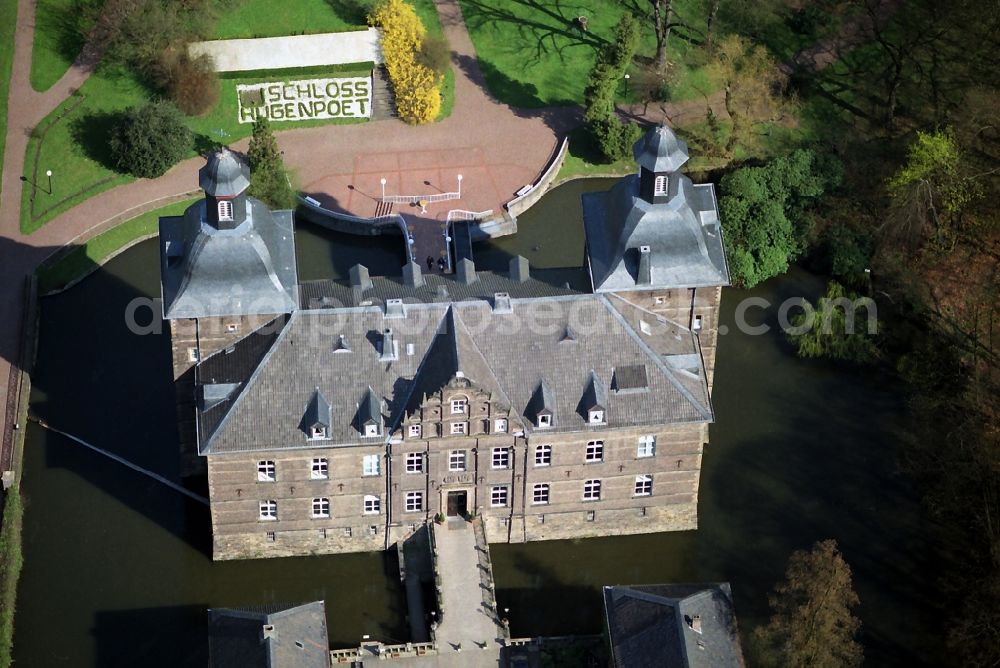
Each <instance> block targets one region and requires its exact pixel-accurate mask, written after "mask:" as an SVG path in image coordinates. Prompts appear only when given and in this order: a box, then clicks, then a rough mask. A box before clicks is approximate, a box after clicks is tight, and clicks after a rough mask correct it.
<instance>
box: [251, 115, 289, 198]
mask: <svg viewBox="0 0 1000 668" xmlns="http://www.w3.org/2000/svg"><path fill="white" fill-rule="evenodd" d="M247 162H249V163H250V194H251V195H252V196H254V197H256V198H257V199H259V200H260V201H262V202H264V203H266V204H267V205H268V206H269V207H271V208H272V209H292V208H295V204H296V202H295V192H294V191H292V187H291V186H290V185H289V184H288V170H287V169H285V163H284V161H283V160H282V159H281V152H280V151H279V150H278V142H277V141H276V140H275V139H274V133H273V132H272V131H271V124H270V123H269V122H268V120H267V119H266V118H264V117H260V118H258V119H257V120H256V121H254V124H253V134H252V135H251V136H250V147H249V149H248V150H247Z"/></svg>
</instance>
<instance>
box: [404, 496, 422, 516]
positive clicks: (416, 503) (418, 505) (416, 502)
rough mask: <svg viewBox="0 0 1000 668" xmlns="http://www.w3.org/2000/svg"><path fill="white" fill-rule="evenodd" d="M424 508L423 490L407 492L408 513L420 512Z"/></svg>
mask: <svg viewBox="0 0 1000 668" xmlns="http://www.w3.org/2000/svg"><path fill="white" fill-rule="evenodd" d="M423 509H424V493H423V492H407V493H406V512H408V513H418V512H420V511H421V510H423Z"/></svg>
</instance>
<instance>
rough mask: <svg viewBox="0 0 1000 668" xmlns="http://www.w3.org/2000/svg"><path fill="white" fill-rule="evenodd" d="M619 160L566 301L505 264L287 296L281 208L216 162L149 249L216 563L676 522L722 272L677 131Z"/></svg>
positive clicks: (694, 445)
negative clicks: (156, 266)
mask: <svg viewBox="0 0 1000 668" xmlns="http://www.w3.org/2000/svg"><path fill="white" fill-rule="evenodd" d="M636 157H637V161H638V162H639V166H640V171H639V174H637V175H635V176H632V177H628V178H626V179H624V180H623V181H622V182H620V183H619V184H618V185H616V186H615V188H613V189H612V190H611V191H610V192H608V193H603V194H597V195H592V196H587V197H586V198H585V201H584V212H585V221H584V222H585V227H586V232H587V248H588V260H589V269H590V273H591V278H592V281H593V292H588V293H579V292H574V291H573V290H571V289H569V288H568V287H559V286H553V285H549V284H547V283H545V282H543V281H540V280H537V279H536V278H534V277H532V276H531V271H530V268H529V267H528V265H527V262H526V261H525V260H524V259H523V258H514V259H512V260H511V263H510V270H509V272H507V273H501V272H483V271H477V270H476V268H475V265H474V263H473V262H472V260H470V259H467V258H466V259H463V260H461V261H460V262H458V263H457V268H456V272H455V274H454V275H452V276H444V275H437V274H435V275H427V276H424V275H422V273H421V270H420V267H419V265H416V264H414V263H410V264H408V265H407V266H406V267H404V268H403V271H402V276H401V277H371V276H369V275H368V272H367V270H366V269H365V268H364V267H362V266H360V265H358V266H355V267H354V268H353V269H352V271H351V280H350V282H349V284H348V283H339V282H334V281H316V282H309V283H304V284H302V285H298V286H296V285H295V275H294V270H295V267H294V247H293V246H292V235H291V214H290V212H274V213H268V212H267V210H266V207H264V206H263V205H262V204H261V203H260V202H257V201H256V200H253V199H252V198H247V197H246V196H245V194H243V193H244V191H245V189H246V183H245V181H246V179H245V168H244V167H243V166H242V165H241V164H240V162H239V159H238V158H236V157H235V156H234V155H233V154H231V153H228V152H223V153H221V154H219V155H216V156H213V157H212V158H211V159H210V160H209V164H208V166H206V168H205V169H204V170H203V174H202V184H203V187H205V190H206V198H205V201H204V202H201V203H198V204H196V205H193V206H192V207H191V209H189V210H188V212H187V213H186V214H185V216H184V217H183V218H180V219H163V221H162V222H161V255H162V265H163V274H164V276H163V286H164V287H163V293H164V316H165V317H166V318H168V319H170V320H171V335H172V344H173V351H174V369H175V377H176V378H177V379H178V381H179V382H178V396H179V402H178V405H179V411H180V414H181V420H182V425H183V424H190V428H189V429H188V432H189V433H191V434H193V443H194V444H195V445H196V447H197V453H198V455H199V456H200V457H202V458H203V460H204V461H205V462H206V463H207V472H208V482H209V495H210V500H211V512H212V531H213V553H214V557H215V558H216V559H238V558H251V557H268V556H286V555H302V554H320V553H338V552H352V551H365V550H381V549H385V548H387V547H389V546H390V545H392V544H393V543H394V542H396V541H399V540H401V539H404V538H405V537H407V536H408V535H409V534H411V533H412V532H413V531H415V530H416V529H417V527H419V526H420V525H421V524H422V523H424V522H425V521H428V520H431V519H433V518H435V517H436V516H439V515H443V516H449V517H459V516H467V515H468V514H470V513H477V514H479V515H481V516H482V517H483V520H484V523H485V526H486V530H487V536H488V538H489V540H490V541H492V542H523V541H530V540H545V539H557V538H576V537H584V536H603V535H615V534H633V533H646V532H658V531H676V530H687V529H694V528H696V527H697V501H698V483H699V474H700V469H701V460H702V452H703V449H704V446H705V444H706V443H707V441H708V424H709V423H710V422H712V420H713V419H714V414H713V411H712V404H711V378H712V374H711V369H712V366H713V364H714V348H715V342H716V320H717V314H718V304H719V293H720V290H721V286H722V285H725V284H727V283H728V272H727V268H726V265H725V256H724V252H723V247H722V238H721V232H720V229H719V221H718V214H717V210H716V207H715V198H714V195H713V192H712V187H711V186H710V185H709V186H695V185H692V183H691V182H690V180H689V179H687V177H684V176H683V175H682V174H680V173H679V171H678V170H679V168H680V166H681V165H682V164H683V162H684V160H686V158H687V154H686V147H685V146H684V144H683V142H680V141H679V140H677V138H676V137H675V136H674V135H673V133H672V132H671V131H670V130H669V129H667V128H665V127H664V128H657V129H654V130H652V131H650V133H649V134H648V135H647V136H646V137H645V138H644V139H643V140H642V141H640V142H639V143H638V144H637V145H636ZM240 198H242V201H241V202H236V201H235V200H237V199H240ZM226 201H234V204H233V206H232V209H231V211H232V217H233V218H234V220H232V221H227V225H226V226H224V225H223V224H222V223H221V221H220V220H217V219H215V218H213V216H214V215H215V214H216V213H218V214H220V215H219V218H221V217H222V216H221V214H222V213H226V212H228V211H229V210H228V209H227V210H224V209H223V208H222V207H223V206H224V205H223V202H226ZM244 211H245V212H247V213H246V217H245V218H242V217H241V216H242V215H244V214H243V213H242V212H244ZM286 214H287V215H286ZM220 239H222V240H224V241H223V243H222V244H219V243H218V242H219V240H220ZM213 243H214V244H216V245H217V247H213ZM174 244H181V245H180V246H175V245H174ZM245 246H248V248H247V247H245ZM223 267H224V268H225V270H224V271H223V270H222V268H223ZM225 296H228V297H229V300H228V301H226V299H223V297H225ZM188 304H194V305H195V306H188ZM206 304H211V306H206ZM234 327H235V329H234ZM207 331H211V332H213V334H212V335H205V336H202V332H207ZM192 350H193V351H194V352H192ZM708 351H711V352H710V353H709V352H708ZM709 359H710V360H711V363H710V362H709V361H708V360H709Z"/></svg>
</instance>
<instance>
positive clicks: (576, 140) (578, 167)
mask: <svg viewBox="0 0 1000 668" xmlns="http://www.w3.org/2000/svg"><path fill="white" fill-rule="evenodd" d="M603 159H604V157H603V156H602V155H601V152H600V151H599V150H598V149H597V147H596V146H594V143H593V140H592V139H591V137H590V134H589V133H588V132H587V130H586V128H577V129H575V130H573V132H571V133H570V135H569V149H568V150H567V151H566V159H565V160H564V161H563V165H562V167H561V168H560V169H559V174H558V176H556V180H557V181H565V180H567V179H572V178H577V177H580V176H621V175H623V174H630V173H632V172H634V171H635V169H636V167H635V160H633V159H632V157H631V156H629V157H628V158H624V159H622V160H616V161H615V162H603Z"/></svg>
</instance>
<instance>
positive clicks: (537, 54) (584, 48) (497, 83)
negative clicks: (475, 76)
mask: <svg viewBox="0 0 1000 668" xmlns="http://www.w3.org/2000/svg"><path fill="white" fill-rule="evenodd" d="M460 2H461V5H462V12H463V14H464V15H465V22H466V25H468V27H469V34H470V36H471V37H472V42H473V44H474V45H475V47H476V54H477V56H478V58H479V65H480V67H481V68H482V70H483V74H484V75H485V76H486V81H487V85H488V86H489V88H490V91H491V92H492V93H493V95H494V96H495V97H497V98H498V99H500V100H502V101H503V102H506V103H508V104H511V105H514V106H518V107H542V106H548V105H567V104H569V105H574V104H582V103H583V91H584V87H585V86H586V83H587V76H588V74H589V73H590V70H591V68H592V67H593V65H594V60H595V58H596V55H597V52H598V51H599V49H600V48H601V47H602V46H603V45H604V44H606V43H607V42H609V41H611V40H612V39H613V36H614V27H615V24H616V23H617V22H618V19H619V17H620V16H621V14H622V13H623V12H624V11H625V8H624V6H623V5H622V4H620V3H617V2H610V1H609V0H578V1H577V2H574V3H572V4H571V5H564V4H563V3H562V2H560V0H538V1H537V2H525V1H524V0H460ZM644 6H645V5H644V4H643V7H644ZM699 7H700V5H699V4H698V2H697V0H675V1H674V9H675V11H677V12H678V13H680V14H681V15H682V16H684V17H685V18H686V19H690V18H692V17H699V16H702V15H703V14H704V12H702V11H701V10H700V9H699ZM578 15H585V16H587V19H588V31H587V32H583V31H581V30H580V29H579V28H578V27H576V24H575V19H576V17H577V16H578ZM639 18H640V21H641V22H642V25H643V30H642V42H641V44H640V47H639V53H638V55H639V57H640V59H643V58H645V59H647V60H648V59H649V58H651V57H652V56H653V55H654V53H655V50H656V40H655V36H654V35H653V31H652V29H651V28H650V27H649V22H648V19H647V18H646V17H645V16H640V17H639ZM692 23H694V24H696V25H695V27H698V28H700V29H704V26H700V25H697V24H698V21H692ZM668 49H669V52H670V57H671V60H672V61H673V62H674V63H676V66H677V68H678V72H677V73H678V81H679V82H681V83H680V84H679V85H678V86H677V89H676V90H673V91H671V99H673V100H684V99H689V98H690V97H694V96H697V95H700V93H699V92H698V91H697V90H695V86H696V85H703V84H706V83H708V82H707V78H706V75H705V74H704V72H703V71H700V70H701V68H698V67H693V66H691V65H690V64H689V63H690V60H691V58H689V55H690V53H689V52H690V51H691V50H692V49H693V47H692V46H691V45H690V44H689V43H688V42H686V41H684V39H682V37H681V36H680V35H679V34H678V32H677V31H675V34H674V35H673V36H671V38H670V42H669V43H668ZM695 70H697V71H698V72H697V73H696V74H695V77H696V78H695V79H693V80H692V81H691V82H688V74H689V72H691V71H695ZM698 77H700V78H698ZM622 90H623V95H624V85H623V86H622Z"/></svg>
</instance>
